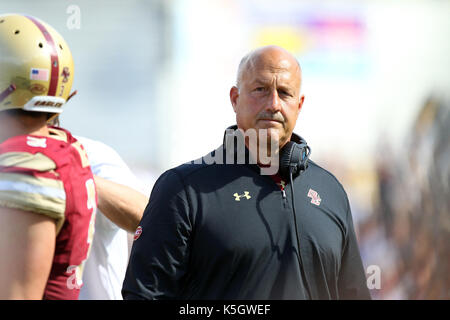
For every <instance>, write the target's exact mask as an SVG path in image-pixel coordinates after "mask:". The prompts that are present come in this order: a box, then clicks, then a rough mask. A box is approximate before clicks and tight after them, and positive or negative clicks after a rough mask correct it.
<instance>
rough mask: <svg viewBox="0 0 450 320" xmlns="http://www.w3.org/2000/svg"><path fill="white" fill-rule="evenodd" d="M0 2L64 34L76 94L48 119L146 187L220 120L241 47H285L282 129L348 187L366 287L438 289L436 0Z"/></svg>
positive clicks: (441, 48)
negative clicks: (291, 68)
mask: <svg viewBox="0 0 450 320" xmlns="http://www.w3.org/2000/svg"><path fill="white" fill-rule="evenodd" d="M73 5H75V6H77V8H79V10H80V25H79V27H80V28H72V27H71V25H70V18H71V16H72V14H73V11H70V9H69V8H70V6H73ZM0 12H1V13H24V14H28V15H33V16H36V17H38V18H41V19H42V20H44V21H46V22H47V23H49V24H50V25H52V26H53V27H55V28H56V29H57V30H58V31H59V32H60V33H61V34H62V35H63V36H64V38H65V39H66V41H67V42H68V43H69V46H70V48H71V50H72V53H73V55H74V60H75V79H74V86H73V89H76V90H78V94H77V95H76V96H75V97H74V98H73V99H72V100H71V101H70V103H69V104H68V105H67V106H66V109H65V112H64V113H63V115H62V117H61V120H62V125H63V126H64V127H67V128H68V129H70V130H71V131H72V132H73V133H75V134H78V135H83V136H86V137H89V138H91V139H97V140H101V141H103V142H105V143H107V144H109V145H110V146H112V147H114V148H115V149H116V150H117V151H118V152H119V153H120V154H121V156H122V157H123V158H124V159H125V160H126V162H127V163H128V164H129V165H130V167H131V168H132V170H133V171H134V172H135V173H136V174H137V176H138V177H139V178H140V179H141V180H142V181H143V183H145V186H146V188H147V191H148V193H150V191H151V188H152V185H153V183H154V181H155V179H156V178H157V177H158V176H159V175H160V174H161V173H162V172H163V171H165V170H166V169H168V168H170V167H173V166H175V165H178V164H180V163H183V162H186V161H189V160H191V159H195V158H198V157H200V156H202V155H204V154H205V153H207V152H208V151H209V150H211V149H213V148H216V147H217V146H218V145H219V144H220V141H221V139H222V135H223V131H224V130H225V128H226V127H228V126H229V125H232V124H234V113H233V111H232V108H231V104H230V102H229V98H228V93H229V89H230V87H231V86H232V85H233V84H234V82H235V74H236V70H237V65H238V63H239V60H240V58H241V57H242V56H243V55H244V54H246V53H247V52H248V51H250V50H252V49H253V48H255V47H258V46H261V45H266V44H278V45H281V46H283V47H285V48H286V49H288V50H290V51H291V52H292V53H293V54H294V55H295V56H296V57H297V58H298V60H299V61H300V64H301V65H302V69H303V87H302V90H303V93H304V94H305V96H306V99H305V103H304V106H303V109H302V111H301V113H300V117H299V121H298V123H297V127H296V130H295V131H296V132H297V133H299V134H301V135H302V136H303V137H304V138H305V139H306V140H307V141H308V143H309V144H310V145H311V147H312V159H313V160H315V161H316V162H318V163H319V164H320V165H322V166H323V167H325V168H326V169H328V170H330V171H332V172H333V173H334V174H335V175H336V176H337V177H338V179H340V181H341V182H342V183H343V185H344V187H345V189H346V190H347V193H348V194H349V198H350V201H351V206H352V211H353V215H354V222H355V225H356V227H357V232H358V237H359V242H360V249H361V253H362V256H363V261H364V265H365V266H366V267H368V266H370V265H376V266H379V267H380V270H381V283H380V288H379V289H372V290H371V293H372V295H373V298H374V299H449V298H450V252H449V251H450V250H449V249H450V245H449V244H450V241H449V240H450V237H449V235H450V217H449V212H450V205H449V204H450V192H449V181H450V146H449V144H450V143H449V137H450V114H449V109H450V102H449V101H450V41H449V39H450V1H446V0H410V1H388V0H365V1H350V0H347V1H345V0H340V1H320V4H319V3H318V2H317V1H306V0H304V1H299V0H277V1H267V0H147V1H143V0H141V1H138V0H127V1H119V0H108V1H106V0H97V1H88V0H83V1H75V0H74V1H67V0H62V1H56V0H54V1H50V0H40V1H33V0H29V1H26V0H15V1H2V2H1V3H0ZM369 275H370V274H368V276H369Z"/></svg>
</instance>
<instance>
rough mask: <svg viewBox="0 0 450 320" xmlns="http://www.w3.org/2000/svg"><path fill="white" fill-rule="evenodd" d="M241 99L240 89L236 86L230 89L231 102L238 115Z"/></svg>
mask: <svg viewBox="0 0 450 320" xmlns="http://www.w3.org/2000/svg"><path fill="white" fill-rule="evenodd" d="M238 98H239V89H238V88H237V87H236V86H233V87H232V88H231V89H230V101H231V105H232V106H233V110H234V112H235V113H236V106H237V99H238Z"/></svg>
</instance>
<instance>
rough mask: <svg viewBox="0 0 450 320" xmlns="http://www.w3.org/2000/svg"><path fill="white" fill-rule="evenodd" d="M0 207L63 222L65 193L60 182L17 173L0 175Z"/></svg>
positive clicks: (58, 223)
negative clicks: (33, 213)
mask: <svg viewBox="0 0 450 320" xmlns="http://www.w3.org/2000/svg"><path fill="white" fill-rule="evenodd" d="M0 206H3V207H9V208H14V209H21V210H25V211H32V212H35V213H39V214H44V215H46V216H48V217H50V218H53V219H55V220H57V230H58V231H59V228H60V227H61V223H62V221H64V212H65V209H66V193H65V191H64V186H63V183H62V181H60V180H54V179H48V178H42V177H34V176H28V175H24V174H18V173H0Z"/></svg>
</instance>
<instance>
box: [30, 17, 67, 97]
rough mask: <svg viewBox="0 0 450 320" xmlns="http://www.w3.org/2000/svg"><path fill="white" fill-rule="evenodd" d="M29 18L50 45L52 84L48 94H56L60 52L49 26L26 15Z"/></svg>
mask: <svg viewBox="0 0 450 320" xmlns="http://www.w3.org/2000/svg"><path fill="white" fill-rule="evenodd" d="M26 17H27V18H28V19H30V20H31V21H32V22H33V23H34V24H35V25H36V26H37V27H38V28H39V30H40V31H41V32H42V34H43V35H44V37H45V40H47V44H48V45H49V47H50V60H51V70H52V71H51V73H50V85H49V88H48V93H47V96H55V95H56V89H57V87H58V77H59V61H58V60H59V59H58V52H57V51H56V46H55V42H54V41H53V38H52V36H51V35H50V32H48V31H47V28H46V27H45V26H44V25H43V24H42V23H40V22H39V21H38V20H37V19H36V18H34V17H32V16H26Z"/></svg>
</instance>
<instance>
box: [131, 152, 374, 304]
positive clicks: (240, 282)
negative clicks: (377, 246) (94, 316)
mask: <svg viewBox="0 0 450 320" xmlns="http://www.w3.org/2000/svg"><path fill="white" fill-rule="evenodd" d="M293 183H294V191H295V195H294V197H292V193H291V192H292V188H290V185H289V183H287V184H286V186H285V187H284V188H283V189H284V191H283V190H281V189H280V187H279V185H277V183H276V182H275V181H274V180H273V179H272V178H271V177H270V176H264V175H261V174H260V171H259V167H258V166H256V165H251V164H194V163H190V164H184V165H181V166H179V167H176V168H174V169H171V170H168V171H166V172H165V173H164V174H162V175H161V177H160V178H159V179H158V181H157V182H156V184H155V186H154V188H153V191H152V194H151V197H150V201H149V203H148V205H147V208H146V209H145V212H144V216H143V218H142V221H141V222H140V226H141V228H142V232H141V234H140V236H139V238H137V240H135V242H134V244H133V248H132V251H131V256H130V261H129V265H128V268H127V272H126V276H125V280H124V283H123V289H122V294H123V297H124V298H125V299H227V300H228V299H245V300H248V299H370V294H369V291H368V289H367V286H366V278H365V272H364V269H363V265H362V262H361V257H360V253H359V250H358V245H357V242H356V237H355V232H354V227H353V222H352V215H351V211H350V207H349V202H348V199H347V195H346V193H345V191H344V189H343V188H342V186H341V184H340V183H339V182H338V181H337V180H336V178H335V177H334V176H333V175H332V174H330V173H329V172H327V171H326V170H324V169H322V168H321V167H319V166H318V165H316V164H315V163H314V162H312V161H310V163H309V166H308V168H307V169H306V171H304V172H303V173H302V174H301V175H299V176H297V177H295V178H294V180H293ZM293 198H294V199H295V214H296V221H297V228H298V229H297V234H298V235H299V241H297V236H296V230H295V227H294V216H293V206H292V199H293ZM299 246H300V251H299ZM299 252H300V257H301V259H299Z"/></svg>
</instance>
